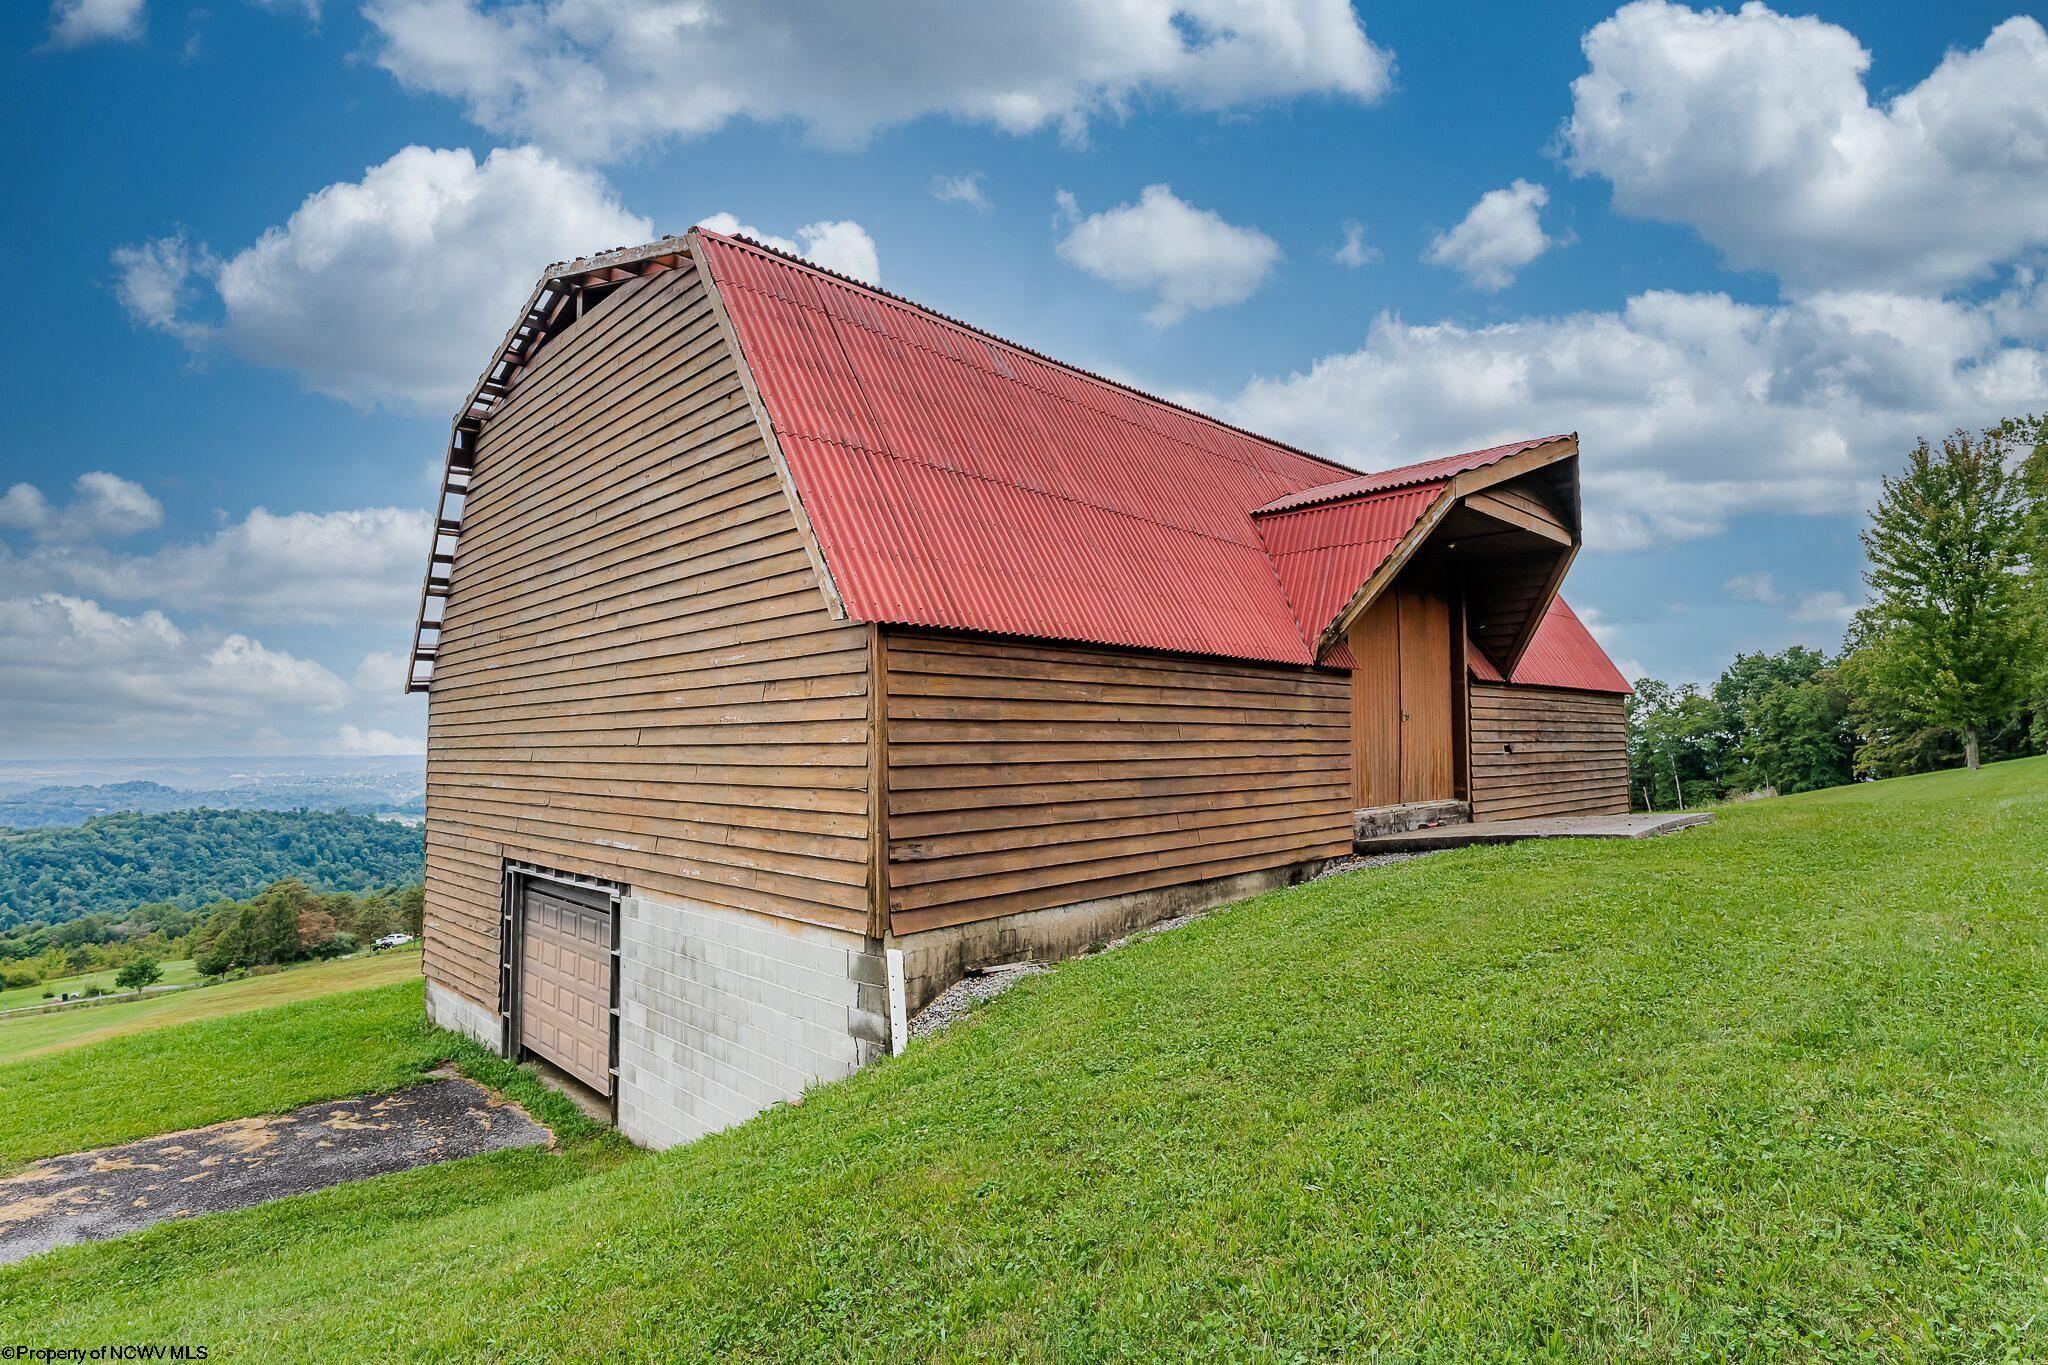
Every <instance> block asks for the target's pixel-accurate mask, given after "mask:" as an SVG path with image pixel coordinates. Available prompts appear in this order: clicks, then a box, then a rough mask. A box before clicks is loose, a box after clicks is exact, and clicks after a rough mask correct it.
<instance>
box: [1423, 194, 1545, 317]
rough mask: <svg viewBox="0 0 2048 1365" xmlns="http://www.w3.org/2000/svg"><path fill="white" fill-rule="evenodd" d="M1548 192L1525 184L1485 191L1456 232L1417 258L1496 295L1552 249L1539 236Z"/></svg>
mask: <svg viewBox="0 0 2048 1365" xmlns="http://www.w3.org/2000/svg"><path fill="white" fill-rule="evenodd" d="M1549 202H1550V191H1549V190H1547V189H1545V188H1543V186H1541V185H1535V184H1531V183H1530V182H1529V181H1527V180H1517V181H1515V182H1514V183H1513V184H1512V185H1509V186H1508V187H1507V188H1506V189H1501V190H1488V191H1487V192H1486V193H1485V194H1482V195H1480V196H1479V202H1478V203H1476V204H1474V205H1473V206H1472V209H1471V211H1470V212H1469V213H1467V214H1466V215H1465V217H1464V220H1463V221H1462V222H1460V223H1459V224H1458V225H1457V226H1456V227H1454V228H1452V229H1451V230H1450V231H1449V232H1440V233H1438V234H1437V236H1436V238H1435V240H1433V241H1431V242H1430V244H1429V249H1428V250H1427V251H1425V252H1423V254H1422V258H1423V259H1424V260H1425V261H1428V262H1429V263H1430V264H1431V265H1441V266H1448V267H1449V268H1450V269H1452V270H1455V271H1457V272H1458V273H1459V274H1461V275H1463V276H1464V277H1465V278H1466V280H1467V281H1468V282H1470V284H1471V285H1472V287H1473V288H1475V289H1484V290H1486V291H1487V292H1489V293H1498V292H1499V291H1501V290H1503V289H1505V288H1507V287H1508V286H1509V285H1511V284H1513V283H1514V282H1515V274H1516V272H1518V271H1519V270H1521V268H1522V267H1523V266H1525V265H1527V264H1529V262H1531V261H1533V260H1535V259H1536V258H1537V257H1538V256H1541V255H1542V254H1543V253H1544V252H1546V251H1548V250H1550V248H1552V247H1553V246H1556V245H1557V244H1558V243H1557V239H1556V238H1554V237H1551V236H1549V235H1548V234H1547V233H1545V232H1544V231H1543V217H1542V215H1543V206H1544V205H1546V204H1548V203H1549Z"/></svg>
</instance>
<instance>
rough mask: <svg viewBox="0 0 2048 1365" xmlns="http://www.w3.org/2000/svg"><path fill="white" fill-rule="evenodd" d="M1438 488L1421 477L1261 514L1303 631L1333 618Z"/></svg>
mask: <svg viewBox="0 0 2048 1365" xmlns="http://www.w3.org/2000/svg"><path fill="white" fill-rule="evenodd" d="M1443 491H1444V485H1443V484H1441V483H1426V484H1421V485H1419V486H1417V487H1414V488H1404V489H1400V490H1397V491H1395V492H1392V493H1381V494H1378V495H1376V496H1373V497H1368V498H1354V499H1351V500H1350V501H1347V502H1334V503H1325V504H1322V505H1320V506H1316V507H1307V508H1303V509H1301V510H1300V511H1296V512H1285V513H1282V514H1280V515H1278V516H1265V517H1260V518H1259V522H1258V525H1259V533H1260V534H1261V535H1263V536H1264V537H1265V540H1266V553H1267V554H1269V555H1271V556H1272V559H1273V567H1274V569H1275V570H1277V571H1278V573H1279V575H1280V586H1281V587H1282V588H1283V589H1285V590H1286V593H1287V600H1288V602H1289V603H1290V604H1291V605H1292V606H1293V607H1294V614H1295V617H1296V619H1298V620H1299V621H1300V622H1301V626H1302V629H1303V630H1304V631H1305V632H1306V633H1307V634H1308V637H1309V639H1311V640H1314V639H1316V638H1317V637H1319V636H1320V635H1321V634H1322V633H1323V628H1324V627H1326V626H1328V625H1329V624H1330V622H1331V621H1333V620H1335V619H1336V617H1337V613H1338V612H1340V611H1342V610H1343V609H1344V604H1345V603H1347V602H1349V601H1350V600H1351V598H1352V596H1353V594H1355V593H1356V592H1357V591H1358V589H1359V588H1360V587H1361V586H1363V584H1364V583H1365V580H1366V579H1368V578H1370V577H1372V574H1373V571H1374V570H1375V569H1377V568H1379V566H1380V565H1382V564H1384V563H1386V562H1387V556H1388V555H1391V554H1392V553H1393V552H1394V547H1395V546H1397V545H1399V544H1400V543H1401V538H1402V537H1403V536H1405V535H1407V534H1408V532H1409V530H1410V529H1412V528H1413V527H1414V525H1415V523H1416V521H1417V520H1418V519H1419V518H1420V517H1421V516H1422V514H1423V513H1424V512H1425V511H1427V510H1429V505H1430V504H1431V503H1433V502H1435V501H1436V500H1437V498H1438V497H1440V496H1441V495H1442V494H1443Z"/></svg>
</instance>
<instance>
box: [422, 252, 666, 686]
mask: <svg viewBox="0 0 2048 1365" xmlns="http://www.w3.org/2000/svg"><path fill="white" fill-rule="evenodd" d="M689 255H690V249H689V245H688V244H687V243H686V242H685V241H684V239H682V238H680V237H664V238H662V239H661V240H660V241H658V242H653V243H650V244H648V245H647V246H640V247H630V248H625V249H621V250H618V251H608V252H604V253H602V254H600V255H596V256H586V257H583V258H582V259H580V260H575V261H569V262H566V263H560V262H558V263H557V264H555V265H551V266H549V267H548V268H547V269H546V270H545V271H543V272H542V274H541V277H540V282H539V283H538V284H536V285H534V287H533V293H531V294H529V295H528V296H527V299H526V306H525V307H524V308H523V309H522V310H521V311H520V314H519V321H517V322H515V323H514V324H512V328H511V330H510V331H508V332H506V333H505V339H504V341H502V342H500V343H499V345H498V349H497V351H496V352H494V353H493V355H492V358H491V363H490V364H488V365H486V366H485V367H484V372H483V373H482V374H481V375H479V376H477V381H476V384H475V386H474V387H472V388H471V389H470V391H469V397H468V398H467V399H466V400H465V401H464V402H463V404H462V407H461V408H460V409H459V410H458V411H457V412H456V414H455V422H454V425H453V427H452V429H451V430H450V432H449V436H448V457H447V461H446V464H445V465H444V466H443V472H442V475H441V495H440V500H439V503H438V505H437V506H436V507H435V509H434V540H433V545H432V548H431V549H429V551H428V553H427V574H426V579H425V581H424V582H423V583H422V584H421V585H420V609H419V614H418V616H417V617H415V618H414V621H413V628H412V652H411V654H410V656H409V657H408V660H407V663H406V674H405V690H406V691H408V692H424V691H426V690H427V689H428V688H429V687H430V686H431V685H432V684H433V680H434V660H435V659H436V658H437V657H439V655H440V652H441V630H442V627H443V626H444V625H446V624H447V620H448V596H449V593H450V592H451V591H452V590H453V588H454V578H455V549H456V546H457V544H458V542H460V540H461V538H462V510H463V504H464V502H465V500H466V499H467V497H468V494H469V489H470V484H471V481H472V479H473V478H474V477H475V474H476V458H477V443H478V439H479V438H480V437H481V436H482V434H483V429H484V424H485V423H486V422H487V421H489V420H490V417H491V415H492V414H493V413H495V412H496V411H497V410H498V408H499V406H500V405H501V404H503V403H504V401H505V400H506V399H507V398H508V397H510V396H511V394H512V391H513V390H514V388H516V387H517V385H518V383H519V377H520V376H521V375H522V374H524V373H525V372H526V370H527V368H528V367H529V366H530V365H532V364H533V362H534V359H535V358H536V357H537V356H539V355H540V353H541V350H542V348H543V347H545V346H546V345H547V344H548V342H550V341H551V340H553V339H554V338H555V337H556V336H559V335H560V334H561V333H562V332H563V331H565V330H566V329H568V328H569V327H571V326H573V325H574V324H575V322H576V321H577V320H578V319H579V318H581V317H582V316H583V314H584V311H585V310H586V309H587V308H589V306H590V305H591V304H592V303H594V302H596V301H597V300H598V299H601V298H602V297H604V296H605V295H606V294H608V293H610V292H611V290H613V289H614V288H616V287H617V286H619V285H621V284H624V283H625V282H626V281H627V280H635V279H639V278H640V277H642V276H643V275H653V274H658V273H659V272H661V271H664V270H674V269H677V268H678V267H680V266H681V265H682V263H683V261H684V259H685V258H687V257H688V256H689Z"/></svg>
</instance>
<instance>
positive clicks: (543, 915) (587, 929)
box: [519, 882, 612, 1094]
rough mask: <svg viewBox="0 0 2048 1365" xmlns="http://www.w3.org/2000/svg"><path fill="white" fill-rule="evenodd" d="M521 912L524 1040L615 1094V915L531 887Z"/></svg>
mask: <svg viewBox="0 0 2048 1365" xmlns="http://www.w3.org/2000/svg"><path fill="white" fill-rule="evenodd" d="M520 914H521V923H520V934H519V943H520V960H519V1041H520V1043H521V1045H522V1046H524V1047H526V1048H527V1049H528V1050H530V1051H532V1052H535V1053H538V1054H539V1055H540V1056H542V1057H544V1058H546V1059H547V1060H548V1061H550V1062H553V1063H554V1064H555V1065H556V1066H559V1067H561V1068H562V1069H563V1070H564V1071H566V1072H568V1073H569V1074H570V1075H572V1076H574V1077H576V1078H577V1079H578V1080H580V1081H582V1082H583V1083H584V1084H586V1085H588V1086H590V1087H592V1088H593V1089H595V1090H597V1091H598V1092H599V1093H601V1094H610V1093H611V994H612V969H611V917H610V911H609V909H600V908H598V907H595V906H590V905H584V904H581V903H579V902H577V901H575V900H572V899H570V898H569V897H567V896H564V895H561V894H559V893H557V892H556V891H554V890H553V889H552V888H550V887H548V886H547V885H545V884H544V883H538V882H527V883H525V884H523V886H522V889H521V906H520Z"/></svg>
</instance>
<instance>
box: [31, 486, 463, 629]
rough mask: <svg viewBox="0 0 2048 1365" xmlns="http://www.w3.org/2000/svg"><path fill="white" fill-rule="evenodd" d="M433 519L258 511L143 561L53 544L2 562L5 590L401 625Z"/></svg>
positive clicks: (406, 513)
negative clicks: (380, 617)
mask: <svg viewBox="0 0 2048 1365" xmlns="http://www.w3.org/2000/svg"><path fill="white" fill-rule="evenodd" d="M144 496H147V495H146V494H145V495H144ZM432 520H433V518H432V517H431V516H430V515H429V514H428V513H427V512H426V511H425V510H424V509H418V508H408V507H366V508H356V509H351V510H348V511H340V512H288V513H277V512H270V511H266V510H265V509H263V508H261V507H258V508H256V509H254V510H253V511H251V512H250V513H249V514H248V515H247V516H246V517H243V518H242V519H241V520H239V521H235V522H231V523H229V524H228V525H227V526H224V527H222V528H221V529H220V530H218V531H215V532H213V533H212V534H211V535H208V536H205V537H203V538H200V539H197V540H188V541H175V542H172V543H170V544H167V545H164V546H162V547H160V548H158V549H156V550H153V551H150V552H149V553H146V554H126V553H122V552H119V551H116V550H112V549H109V548H107V547H105V546H103V545H96V544H58V543H51V544H46V545H43V546H40V547H38V548H37V549H35V550H32V551H30V552H29V553H27V554H24V555H20V556H18V557H11V558H9V557H0V590H5V589H6V588H9V587H12V588H13V589H15V590H17V591H30V590H34V591H53V590H62V591H66V592H71V593H77V594H81V595H84V596H88V597H91V598H94V599H96V600H102V601H111V602H133V603H149V604H151V605H153V606H160V607H168V608H173V609H177V610H181V611H199V612H208V613H214V614H218V615H220V616H222V617H225V618H228V619H232V620H234V621H236V622H246V623H249V624H252V625H334V624H341V623H346V622H352V621H357V620H361V619H364V618H366V617H367V618H374V617H376V616H378V615H380V614H381V615H384V616H389V617H392V618H394V619H396V618H404V617H409V616H410V614H411V612H412V609H413V606H414V605H415V603H416V599H417V598H418V595H419V586H420V573H421V570H422V569H423V568H424V567H425V565H426V554H427V528H428V526H429V525H430V524H431V523H432Z"/></svg>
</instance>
